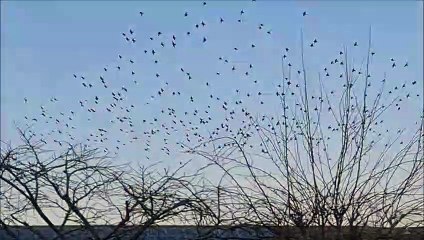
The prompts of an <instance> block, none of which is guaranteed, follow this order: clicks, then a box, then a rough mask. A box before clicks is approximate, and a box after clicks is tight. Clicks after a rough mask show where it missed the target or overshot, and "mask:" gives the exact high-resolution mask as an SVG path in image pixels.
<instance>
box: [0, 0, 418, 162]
mask: <svg viewBox="0 0 424 240" xmlns="http://www.w3.org/2000/svg"><path fill="white" fill-rule="evenodd" d="M241 9H243V10H244V11H245V14H244V15H243V16H242V20H243V24H239V23H237V21H236V20H237V19H238V18H240V10H241ZM139 11H143V12H144V16H142V17H140V15H139V14H138V12H139ZM185 11H187V12H188V13H189V16H188V17H186V18H185V17H183V14H184V12H185ZM303 11H307V12H308V15H307V16H306V17H303V16H302V12H303ZM422 11H423V4H422V2H421V1H257V2H254V3H252V2H250V1H234V2H227V1H209V2H208V4H207V6H206V7H203V6H202V4H201V2H200V1H172V2H171V1H169V2H167V1H151V2H148V1H130V2H122V1H119V2H118V1H68V2H66V1H57V2H53V1H2V2H1V139H2V140H12V142H15V141H16V139H17V138H16V133H15V130H14V125H13V121H14V120H16V121H18V122H20V123H21V124H22V123H24V119H23V117H24V116H25V115H27V116H32V115H37V116H39V114H40V105H43V106H46V108H47V109H48V111H49V113H52V114H56V115H57V114H59V112H65V115H69V111H70V110H73V111H80V109H79V103H78V101H79V100H80V99H89V98H90V99H91V100H92V98H93V97H94V96H99V97H100V98H101V100H102V97H103V96H107V97H108V98H110V97H111V96H110V91H109V92H108V90H104V89H102V88H99V90H93V91H95V92H93V91H91V92H88V91H89V90H87V89H84V88H82V86H81V79H80V78H79V77H78V79H74V78H73V76H72V75H73V74H77V75H78V76H81V75H84V76H85V78H86V79H87V81H88V82H90V81H91V82H93V83H94V82H96V83H98V82H99V80H98V79H99V75H102V76H104V77H105V78H106V79H107V81H108V83H110V86H111V88H113V87H115V88H116V89H118V90H119V88H120V87H121V86H122V85H125V86H127V87H129V86H131V89H130V91H129V92H130V93H128V99H129V100H128V103H130V102H131V103H135V105H136V107H135V109H136V111H135V113H134V119H137V121H141V119H151V118H152V117H155V116H158V115H157V110H158V109H160V108H161V106H162V107H163V106H171V105H172V106H174V107H180V108H183V109H186V110H187V109H190V110H193V109H192V108H193V106H192V105H190V104H189V102H188V101H187V99H188V97H189V96H195V99H196V103H197V104H199V105H198V109H205V106H206V105H207V102H206V100H199V101H197V99H202V96H203V97H204V95H205V94H206V92H207V88H206V86H205V85H204V83H205V81H209V82H213V81H214V80H212V79H214V78H216V75H215V72H217V71H222V72H221V73H222V75H225V77H224V76H223V77H222V78H220V81H222V82H216V84H215V85H214V84H213V83H212V85H213V87H215V93H217V94H221V95H222V97H228V98H232V97H235V95H234V94H235V93H234V91H233V90H234V89H236V88H238V86H240V87H241V88H243V89H245V90H246V91H251V92H255V91H258V89H259V91H261V89H262V91H263V92H267V89H269V88H270V87H272V86H273V84H275V82H276V81H275V79H278V77H279V74H280V67H279V65H280V62H279V58H280V57H281V55H280V54H279V52H281V51H282V50H283V49H284V48H285V47H289V48H290V51H291V52H296V51H297V52H298V50H299V39H300V38H299V36H300V35H299V32H300V29H301V28H302V29H304V33H305V42H308V41H309V42H310V41H312V40H313V39H314V38H317V39H318V41H319V42H318V47H317V48H314V49H313V50H309V49H308V50H307V51H310V52H307V54H310V57H308V58H307V64H308V68H310V69H311V70H313V71H315V72H317V71H318V70H319V69H322V67H323V61H326V60H327V59H330V58H331V57H332V56H334V55H337V53H338V51H339V49H341V48H342V46H343V45H347V46H351V45H352V44H353V42H355V41H357V42H358V43H359V45H360V47H362V48H361V50H360V51H359V50H357V52H353V55H354V56H355V57H356V56H357V58H356V59H355V61H358V62H359V61H361V58H360V57H361V56H362V57H363V56H364V54H365V53H366V44H367V41H368V39H367V38H368V28H369V26H371V27H372V35H373V37H372V40H373V50H375V52H376V53H377V54H376V58H377V59H378V61H377V60H376V61H375V63H374V68H373V70H375V72H377V73H378V74H379V75H380V76H382V74H383V72H385V71H390V65H391V63H390V61H389V59H390V58H392V57H393V58H395V59H396V60H397V61H398V65H399V66H401V65H403V64H404V63H405V62H408V64H409V67H408V69H407V70H405V69H402V70H399V71H397V72H394V71H393V72H390V76H391V78H392V79H393V81H394V83H393V84H395V85H396V84H397V83H398V82H401V81H406V80H408V81H410V80H411V81H412V80H413V79H415V80H416V81H417V82H418V84H417V85H416V86H417V87H416V89H418V90H419V89H420V88H422V86H423V80H422V79H423V71H422V66H423V56H422V52H423V47H422V46H423V26H422V22H423V15H422ZM220 17H222V18H223V19H224V20H225V22H224V23H225V24H219V18H220ZM202 20H203V21H205V22H206V24H207V26H206V27H205V28H200V29H199V30H195V28H194V24H196V23H200V21H202ZM260 23H263V24H264V29H265V30H271V31H272V34H271V36H268V35H267V34H266V33H264V31H262V32H259V31H258V30H257V26H258V25H259V24H260ZM129 28H131V29H134V31H135V37H136V39H137V43H136V44H128V43H126V42H125V40H123V38H122V36H121V33H122V32H128V29H129ZM158 31H161V32H163V35H164V36H161V37H163V39H165V37H166V40H160V41H165V42H166V47H165V48H164V49H167V50H166V51H165V50H163V49H161V47H160V46H158V42H157V41H150V40H149V39H148V38H149V37H150V36H155V38H156V36H157V35H156V33H157V32H158ZM187 31H191V32H192V36H191V38H188V37H186V34H185V33H186V32H187ZM173 34H175V35H176V37H177V40H176V41H177V48H176V49H175V50H174V49H172V48H170V47H169V45H170V36H172V35H173ZM203 36H207V38H208V40H207V43H206V44H207V47H205V45H204V44H203V43H202V41H201V40H202V38H203ZM253 42H254V43H255V44H256V45H257V48H256V49H257V50H256V51H255V52H252V51H249V52H248V51H243V49H247V48H249V47H248V46H250V44H251V43H253ZM154 44H156V45H154ZM234 47H238V48H240V51H239V52H238V53H237V55H236V54H235V53H234V54H233V52H232V49H233V48H234ZM152 48H155V49H157V50H158V52H159V53H158V54H157V59H159V58H160V60H159V61H160V63H159V64H154V63H153V62H152V59H151V58H149V59H148V58H146V57H144V58H143V56H145V54H144V53H143V50H144V49H148V50H149V53H150V50H151V49H152ZM168 49H169V50H168ZM161 50H163V51H161ZM355 51H356V50H355ZM228 53H231V54H228ZM118 54H121V55H122V56H124V59H126V60H128V59H134V60H135V61H136V63H135V64H134V65H131V64H129V63H128V61H127V62H125V63H118V59H117V58H118V57H117V56H118ZM224 54H227V57H231V59H232V61H234V64H233V65H237V68H240V69H247V66H248V64H247V63H248V62H250V61H254V62H255V63H254V67H255V70H257V73H255V74H256V75H255V74H253V76H251V77H252V78H257V79H261V81H260V83H259V85H252V84H250V83H249V84H247V83H246V84H244V83H242V84H240V81H239V80H237V79H239V78H241V77H240V76H242V74H239V75H231V70H228V69H227V70H223V69H224V68H222V66H221V65H219V63H217V58H218V56H225V55H224ZM230 55H231V56H230ZM150 56H151V55H149V57H150ZM297 56H298V55H297ZM293 61H294V62H296V60H293ZM240 62H241V63H240ZM118 64H121V66H122V68H123V69H122V71H121V72H120V73H118V72H117V71H116V65H118ZM106 66H107V68H108V69H109V71H108V72H107V73H105V72H103V68H104V67H106ZM180 67H184V68H185V69H186V70H188V71H190V72H191V74H192V76H193V79H194V80H195V81H192V82H189V81H187V80H186V76H184V74H181V72H179V69H180ZM112 70H113V71H112ZM131 70H132V71H135V72H136V78H134V77H132V76H131V75H129V74H126V75H125V74H124V72H127V73H128V72H130V71H131ZM156 72H160V74H161V77H160V78H159V79H157V78H155V77H154V74H155V73H156ZM313 74H315V73H313ZM207 79H210V80H207ZM133 80H137V82H138V85H131V84H132V81H133ZM119 81H120V82H119ZM216 81H218V80H216ZM397 81H398V82H397ZM166 82H168V84H169V86H167V85H166ZM161 87H162V88H168V89H172V88H174V87H177V88H178V89H181V92H184V94H186V95H185V98H184V99H183V98H178V99H175V100H172V99H171V98H161V99H160V100H159V98H157V97H156V98H155V100H154V101H152V103H151V104H149V105H144V103H145V102H146V101H148V100H149V98H150V96H151V95H154V94H155V93H156V91H157V89H158V88H161ZM230 90H231V91H230ZM170 91H171V90H170ZM88 96H90V97H88ZM421 96H422V95H421ZM24 97H26V98H27V99H28V103H27V104H25V103H24V100H23V99H24ZM51 97H56V98H58V99H59V102H58V103H55V104H53V103H51V102H50V101H49V100H50V98H51ZM421 104H422V98H415V99H414V100H412V102H411V103H410V105H409V107H407V108H406V109H405V110H404V111H405V112H404V113H403V114H404V115H403V116H405V117H406V118H407V117H408V116H412V117H415V116H416V109H420V108H419V106H421ZM202 106H203V107H202ZM252 106H253V107H254V106H255V103H253V102H252ZM257 107H260V106H257ZM274 110H275V109H273V108H272V107H271V106H267V107H265V108H263V111H269V112H272V111H274ZM182 111H184V110H182ZM81 112H83V113H81V114H80V115H78V117H76V119H74V121H77V122H76V123H75V125H76V126H78V129H77V130H76V133H75V134H76V135H77V136H81V139H84V138H85V137H83V136H85V134H87V133H88V132H89V131H90V129H97V128H98V127H105V128H108V126H109V125H108V123H109V122H108V121H109V119H110V118H108V116H107V113H104V112H99V111H98V113H97V114H96V116H94V115H93V116H92V117H90V116H88V115H90V114H88V113H87V112H86V111H82V110H81ZM217 114H218V115H219V114H221V113H219V111H218V112H217ZM87 117H90V118H92V120H91V122H87V121H86V120H87ZM389 117H390V118H393V119H394V122H395V123H396V122H397V123H401V121H400V120H401V119H399V117H398V115H391V116H389ZM78 121H79V122H78ZM53 128H54V125H49V126H44V125H41V127H39V129H41V130H46V131H47V130H48V129H53ZM118 138H119V137H118ZM120 139H121V140H122V141H124V140H125V139H128V138H126V137H125V136H122V137H121V138H120ZM140 149H141V148H140V145H138V146H132V147H130V150H129V151H127V152H128V154H129V155H126V157H129V158H130V159H132V158H136V157H137V156H138V153H137V151H139V150H140Z"/></svg>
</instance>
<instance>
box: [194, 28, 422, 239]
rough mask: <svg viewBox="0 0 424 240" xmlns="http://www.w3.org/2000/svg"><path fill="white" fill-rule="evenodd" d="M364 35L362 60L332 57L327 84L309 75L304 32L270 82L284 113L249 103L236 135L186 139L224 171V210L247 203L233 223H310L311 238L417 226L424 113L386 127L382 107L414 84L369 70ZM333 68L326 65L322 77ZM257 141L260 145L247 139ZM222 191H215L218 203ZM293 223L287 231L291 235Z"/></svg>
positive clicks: (306, 233) (394, 103)
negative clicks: (336, 82) (293, 58)
mask: <svg viewBox="0 0 424 240" xmlns="http://www.w3.org/2000/svg"><path fill="white" fill-rule="evenodd" d="M369 39H370V40H369V44H368V45H369V46H368V50H367V55H366V57H365V59H364V62H365V63H364V64H363V65H355V64H354V63H353V62H352V60H351V59H350V57H349V51H348V48H344V49H343V50H341V51H340V52H339V54H338V56H337V57H336V58H335V59H334V60H332V61H331V64H333V65H334V64H336V65H337V67H335V70H334V71H339V73H334V72H332V73H331V74H332V75H336V76H338V78H339V79H340V80H343V81H341V82H340V86H339V87H338V86H330V87H331V89H330V88H329V86H328V84H326V83H325V81H324V80H323V77H322V75H321V74H322V73H318V74H317V76H318V77H317V78H315V79H314V78H311V77H310V75H309V74H308V72H307V71H306V64H305V61H304V52H303V44H304V43H303V33H302V48H301V70H299V71H298V74H297V75H295V74H292V71H293V70H292V68H293V66H292V65H291V64H290V61H289V60H288V57H287V56H286V55H284V56H283V57H282V80H281V84H280V85H279V86H278V89H277V90H276V92H275V95H276V96H277V101H279V103H280V106H281V112H280V113H278V114H275V115H262V116H260V115H259V116H257V117H255V116H254V115H255V112H254V111H251V112H249V111H248V110H246V111H245V116H246V117H247V121H246V122H247V124H246V126H243V127H242V128H240V129H239V131H235V132H238V134H237V137H233V136H225V135H224V136H220V137H217V138H214V139H212V140H210V141H208V142H202V143H201V144H199V145H198V146H186V147H187V148H189V150H188V151H187V152H188V153H190V154H196V155H200V156H202V157H204V158H206V159H208V160H209V161H210V162H212V163H213V164H215V165H216V166H218V167H219V168H220V169H221V170H222V172H223V173H224V174H225V175H226V177H227V178H228V179H229V180H230V181H229V184H228V185H227V186H226V189H227V190H226V191H222V190H221V192H226V193H230V195H231V197H229V198H231V199H232V201H233V203H229V204H230V205H232V208H228V209H226V210H225V213H222V212H221V213H220V214H221V215H225V214H231V213H233V211H236V210H235V209H237V212H243V214H242V216H241V217H238V218H235V219H237V220H239V221H240V222H237V224H241V223H245V224H254V225H259V226H264V227H266V228H269V229H271V228H274V227H277V228H278V227H284V226H296V227H297V229H298V230H299V233H300V234H301V238H302V239H307V238H311V237H312V236H311V232H316V230H315V229H316V227H318V229H320V231H319V233H320V234H316V233H314V234H313V236H315V237H314V238H316V239H331V238H332V237H335V238H336V239H345V238H346V237H347V236H349V237H350V239H361V238H362V234H364V231H368V227H379V228H389V234H390V235H392V236H393V230H394V228H395V227H403V228H405V227H408V226H421V224H422V222H421V221H422V214H423V211H424V205H423V202H424V201H423V194H422V185H421V183H422V181H423V180H424V178H423V172H422V168H423V164H424V161H423V156H424V152H423V151H424V150H423V139H424V130H423V119H422V118H423V116H421V120H420V119H419V118H418V119H417V120H416V122H415V124H416V125H415V126H412V128H409V129H407V128H405V129H396V130H395V133H392V132H391V131H390V130H389V129H388V128H390V127H389V126H387V125H386V122H387V121H388V119H387V118H386V116H387V113H392V114H395V112H396V111H398V110H400V104H401V102H402V101H403V102H405V101H406V100H407V98H409V93H408V94H407V93H406V92H405V89H406V86H407V85H408V86H409V87H411V86H410V83H408V82H405V83H401V84H400V85H396V86H395V88H394V89H395V90H399V91H397V92H398V95H396V94H395V93H394V92H392V91H394V90H392V89H389V90H387V86H386V85H387V83H386V76H385V74H384V76H382V77H381V78H378V77H373V76H371V71H370V69H371V59H372V57H373V56H374V54H375V53H374V52H373V51H372V46H371V30H370V36H369ZM333 69H334V68H333ZM329 71H330V70H327V68H325V69H324V75H325V76H326V77H329V76H330V73H329ZM412 84H415V83H412ZM402 94H405V95H406V96H407V97H406V98H405V97H404V96H403V95H402ZM417 110H418V111H417V112H419V109H417ZM259 114H260V113H259ZM385 128H386V129H385ZM255 141H256V142H259V143H260V144H259V145H260V149H259V150H260V152H259V151H258V149H255V148H254V147H253V148H252V142H255ZM217 145H219V146H220V147H219V148H217V147H216V146H217ZM205 146H206V147H205ZM249 146H250V147H249ZM219 189H221V188H219ZM234 189H237V190H234ZM220 197H221V195H216V196H215V198H216V199H215V201H217V202H220V204H222V200H221V199H220ZM234 201H235V202H237V203H234ZM218 205H219V204H218ZM236 205H237V207H236ZM239 206H241V207H239ZM233 216H234V215H233ZM227 223H228V224H235V222H227ZM346 227H348V228H346ZM274 229H275V228H274ZM280 229H281V228H280ZM327 229H334V230H332V231H328V230H327ZM345 229H348V230H345ZM346 231H347V232H346ZM274 232H275V234H280V233H279V232H278V231H277V230H276V231H274ZM289 232H290V231H288V230H285V231H283V235H286V237H289V236H288V235H290V233H289ZM368 232H369V231H368ZM332 233H335V236H331V234H332ZM346 234H347V235H346ZM378 234H379V233H376V234H375V236H378ZM318 236H319V237H318Z"/></svg>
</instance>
